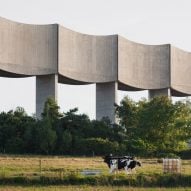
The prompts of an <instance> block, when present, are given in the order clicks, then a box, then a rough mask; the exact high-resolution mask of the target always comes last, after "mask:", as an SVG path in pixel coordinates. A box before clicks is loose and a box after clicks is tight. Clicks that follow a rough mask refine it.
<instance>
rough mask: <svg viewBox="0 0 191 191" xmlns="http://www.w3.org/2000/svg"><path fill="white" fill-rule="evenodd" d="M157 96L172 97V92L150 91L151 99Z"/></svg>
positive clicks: (165, 89) (163, 90)
mask: <svg viewBox="0 0 191 191" xmlns="http://www.w3.org/2000/svg"><path fill="white" fill-rule="evenodd" d="M156 96H170V90H169V89H168V88H164V89H159V90H149V99H152V98H154V97H156Z"/></svg>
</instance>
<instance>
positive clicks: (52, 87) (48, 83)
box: [36, 74, 58, 119]
mask: <svg viewBox="0 0 191 191" xmlns="http://www.w3.org/2000/svg"><path fill="white" fill-rule="evenodd" d="M57 83H58V76H57V75H55V74H51V75H43V76H36V117H37V118H38V119H40V118H41V113H42V112H43V108H44V103H45V101H46V100H47V98H48V97H52V98H54V99H55V100H57Z"/></svg>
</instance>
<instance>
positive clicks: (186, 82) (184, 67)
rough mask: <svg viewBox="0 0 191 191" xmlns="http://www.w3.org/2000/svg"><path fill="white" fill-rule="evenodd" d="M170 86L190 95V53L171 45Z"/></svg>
mask: <svg viewBox="0 0 191 191" xmlns="http://www.w3.org/2000/svg"><path fill="white" fill-rule="evenodd" d="M171 88H172V89H173V90H175V91H176V92H179V93H178V94H177V93H174V94H175V95H179V94H180V93H182V94H183V95H184V94H185V95H191V53H189V52H186V51H184V50H181V49H179V48H176V47H173V46H171Z"/></svg>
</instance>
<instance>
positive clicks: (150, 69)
mask: <svg viewBox="0 0 191 191" xmlns="http://www.w3.org/2000/svg"><path fill="white" fill-rule="evenodd" d="M118 68H119V71H118V80H119V82H120V83H122V84H123V85H124V90H125V85H127V86H128V87H132V90H133V88H137V89H140V90H147V89H163V88H168V87H169V86H170V75H169V74H170V45H168V44H167V45H157V46H156V45H143V44H138V43H134V42H131V41H129V40H126V39H125V38H123V37H121V36H119V37H118ZM121 89H122V90H123V87H122V88H121ZM129 90H131V88H129Z"/></svg>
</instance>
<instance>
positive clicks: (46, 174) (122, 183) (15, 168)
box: [0, 155, 191, 191]
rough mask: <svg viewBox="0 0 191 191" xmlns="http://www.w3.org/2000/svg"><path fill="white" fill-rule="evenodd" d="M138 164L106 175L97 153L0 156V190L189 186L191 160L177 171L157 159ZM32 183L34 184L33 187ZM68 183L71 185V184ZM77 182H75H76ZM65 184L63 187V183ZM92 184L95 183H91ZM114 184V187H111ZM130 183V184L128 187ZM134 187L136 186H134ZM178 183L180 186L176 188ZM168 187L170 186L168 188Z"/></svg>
mask: <svg viewBox="0 0 191 191" xmlns="http://www.w3.org/2000/svg"><path fill="white" fill-rule="evenodd" d="M139 160H140V161H141V162H142V167H140V168H137V170H136V173H134V174H130V175H126V174H125V172H124V171H121V172H119V173H118V174H117V175H110V174H109V173H108V167H107V165H106V164H105V163H104V162H103V160H102V158H101V157H95V158H86V157H51V156H46V157H45V156H19V155H17V156H14V155H8V156H7V155H2V156H0V185H1V186H0V190H2V189H4V188H6V187H7V188H8V189H9V187H10V188H11V190H13V189H12V188H13V187H12V186H14V187H15V189H17V190H19V186H21V185H22V186H21V187H22V188H23V189H24V190H25V189H29V190H30V189H31V190H39V189H40V190H43V189H44V188H46V190H48V189H49V188H50V189H53V190H61V189H65V188H68V190H72V189H73V190H75V188H77V189H78V190H79V191H80V189H81V188H82V189H83V190H85V189H86V190H88V189H89V190H91V188H92V189H94V190H107V188H110V189H108V190H111V188H112V189H113V190H118V191H119V190H125V189H127V188H131V190H141V188H139V187H144V189H145V188H146V187H151V188H150V189H151V190H157V189H158V190H159V189H160V187H173V190H175V188H176V189H177V190H181V189H182V190H184V187H191V161H190V160H184V161H182V173H181V175H173V174H163V171H162V163H158V162H157V159H139ZM85 168H86V169H98V170H100V171H101V172H102V173H101V175H98V176H84V175H82V174H81V171H82V170H84V169H85ZM34 185H35V187H33V186H34ZM71 185H72V186H71ZM76 185H78V186H76ZM66 186H67V187H66ZM92 186H96V187H92ZM111 186H114V187H111ZM132 187H133V188H132ZM135 187H136V188H135ZM179 187H181V188H179ZM168 190H170V188H169V189H168Z"/></svg>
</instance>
